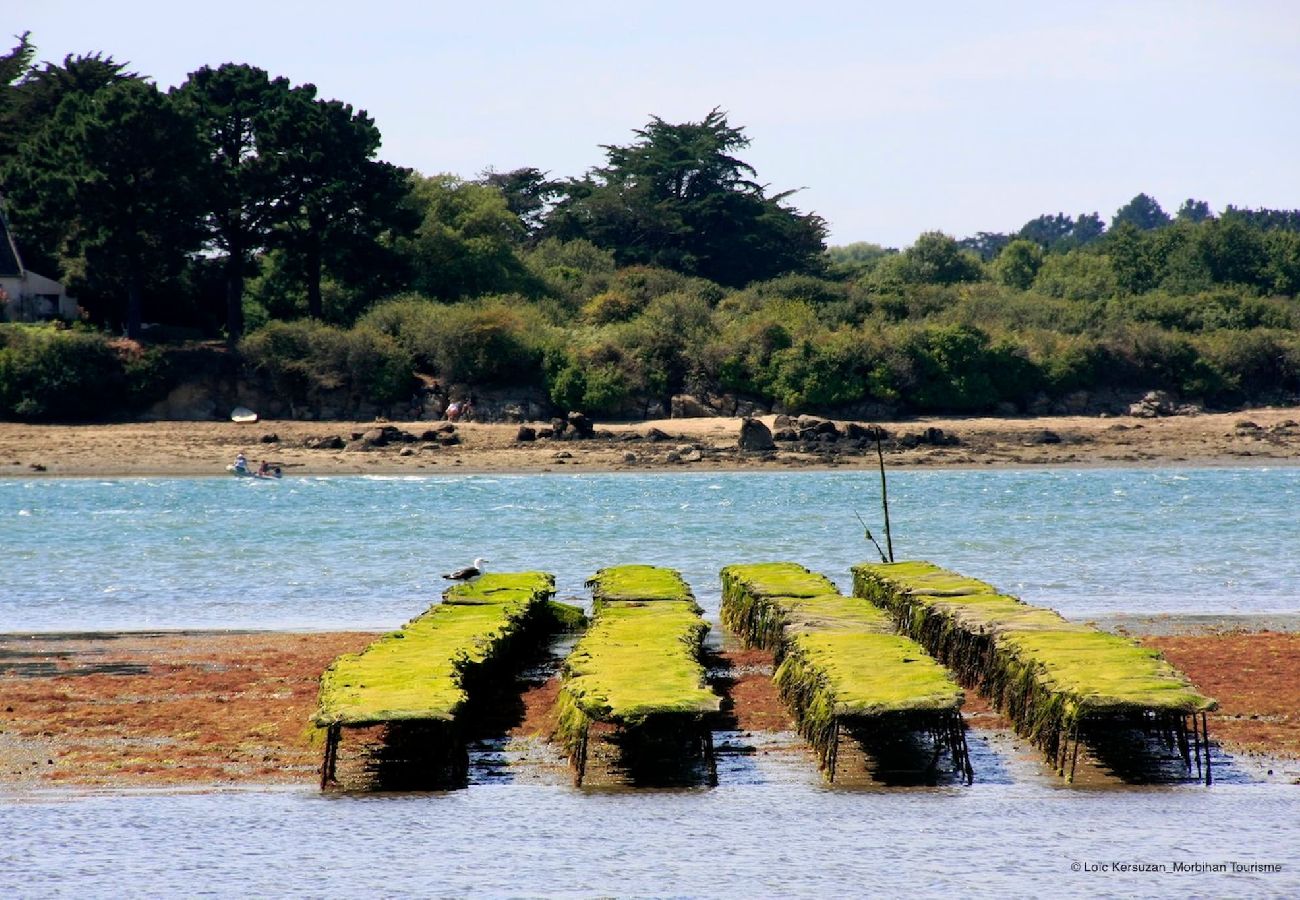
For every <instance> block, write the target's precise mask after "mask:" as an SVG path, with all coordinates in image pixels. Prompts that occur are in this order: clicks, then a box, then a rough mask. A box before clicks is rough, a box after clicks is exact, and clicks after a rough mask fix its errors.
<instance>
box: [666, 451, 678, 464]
mask: <svg viewBox="0 0 1300 900" xmlns="http://www.w3.org/2000/svg"><path fill="white" fill-rule="evenodd" d="M681 460H682V456H681V454H680V453H678V452H677V451H676V450H669V451H668V452H667V453H665V454H664V462H671V463H675V462H681Z"/></svg>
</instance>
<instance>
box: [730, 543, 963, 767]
mask: <svg viewBox="0 0 1300 900" xmlns="http://www.w3.org/2000/svg"><path fill="white" fill-rule="evenodd" d="M722 621H723V623H724V624H725V625H726V626H727V627H728V628H730V629H731V630H732V631H734V632H735V633H737V634H738V635H740V636H741V638H742V639H743V640H744V641H745V642H746V643H747V644H749V645H750V646H758V647H764V648H767V649H771V650H774V651H775V653H776V657H777V661H778V663H779V665H778V667H777V670H776V674H775V676H774V680H775V682H776V684H777V687H778V688H779V690H780V692H781V695H782V697H783V698H785V700H786V702H787V703H789V705H790V706H791V708H792V709H793V710H794V713H795V717H796V719H797V721H798V723H799V729H800V731H801V733H802V734H803V735H804V737H805V738H806V739H807V740H808V741H809V743H811V744H812V745H813V747H814V748H816V750H817V753H818V755H819V757H820V759H821V763H822V767H823V769H824V771H825V772H826V774H827V777H828V778H829V779H830V780H832V781H834V779H835V768H836V759H837V754H838V747H839V736H840V731H841V728H847V729H849V730H851V731H852V732H853V733H855V734H858V735H861V736H864V737H867V738H868V743H876V744H880V743H881V742H880V740H879V739H881V738H885V737H887V736H890V735H893V736H902V735H908V734H916V733H929V735H930V736H931V743H932V745H933V747H934V749H935V755H934V757H933V759H932V760H931V763H930V765H929V766H926V767H924V768H923V769H922V770H921V771H922V772H925V773H927V775H932V774H933V769H934V763H935V762H937V760H938V755H939V752H941V751H942V750H943V749H947V750H948V751H949V753H950V755H951V757H952V760H953V764H954V766H955V768H956V769H957V770H958V771H959V772H960V773H961V774H962V775H964V776H965V778H966V780H967V781H968V782H969V781H970V779H971V777H972V773H971V768H970V759H969V754H968V753H967V750H966V743H965V735H964V730H963V726H962V721H961V712H960V710H961V705H962V700H963V694H962V691H961V688H960V687H958V686H957V684H956V683H955V682H954V681H953V679H952V677H951V676H950V675H949V674H948V673H947V672H946V671H944V669H943V667H942V666H940V665H939V664H938V663H936V662H935V661H934V660H932V659H930V658H929V656H928V655H927V654H926V653H925V651H924V649H923V648H922V647H921V646H920V645H919V644H917V642H916V641H914V640H912V639H911V638H909V637H905V636H903V635H899V634H898V633H897V632H896V629H895V628H894V624H893V622H892V621H891V619H890V618H889V616H888V615H886V614H885V613H882V612H881V611H879V610H877V609H875V608H874V607H872V606H869V605H867V604H864V603H862V602H861V601H860V600H858V599H856V598H848V597H844V596H842V595H841V594H840V593H839V592H838V591H837V590H836V589H835V585H834V584H832V583H831V582H830V581H829V580H828V579H827V578H825V577H824V576H822V575H817V574H815V573H813V572H810V571H808V570H807V569H805V568H804V567H803V566H800V565H798V564H797V563H790V562H775V563H758V564H751V565H734V566H728V567H727V568H725V569H723V570H722Z"/></svg>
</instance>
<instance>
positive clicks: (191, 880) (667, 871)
mask: <svg viewBox="0 0 1300 900" xmlns="http://www.w3.org/2000/svg"><path fill="white" fill-rule="evenodd" d="M1297 790H1300V789H1296V788H1277V787H1272V788H1270V787H1268V786H1260V785H1219V786H1216V787H1214V788H1211V789H1206V788H1185V789H1176V790H1150V791H1109V792H1104V793H1095V792H1088V791H1079V790H1070V789H1064V788H1059V789H1049V788H1046V787H1039V786H1019V785H985V786H980V785H976V786H974V787H971V788H961V789H949V790H934V791H875V792H869V793H861V792H845V791H838V790H831V789H825V788H819V787H809V786H803V785H784V784H775V785H743V786H736V787H727V786H722V787H718V788H716V789H713V790H700V791H682V792H671V793H670V792H658V791H646V792H638V793H627V792H613V793H599V792H596V793H590V792H578V791H575V790H572V789H568V788H558V787H530V786H521V785H497V786H483V787H476V788H470V789H469V790H466V791H458V792H454V793H450V794H445V795H408V796H368V797H321V796H318V795H315V794H311V793H308V792H302V791H299V792H286V791H273V792H256V793H233V794H205V795H176V794H171V795H128V796H92V797H83V798H78V799H76V800H71V801H62V802H59V801H38V802H28V803H22V804H11V805H9V806H3V805H0V828H3V831H4V833H5V835H6V840H5V841H4V842H0V886H5V885H6V884H7V885H8V887H9V894H8V895H9V896H20V895H21V896H48V895H51V894H66V895H77V896H124V895H125V896H130V895H138V896H160V895H176V894H181V895H187V896H188V895H194V894H196V893H200V892H204V891H211V892H213V893H216V894H219V895H221V896H238V895H243V896H258V897H260V896H286V895H287V896H301V895H306V896H327V895H328V896H335V897H339V896H342V897H349V896H431V895H432V896H466V895H473V896H480V895H490V896H710V897H716V896H726V897H751V898H752V897H787V896H798V897H854V896H902V895H906V896H934V895H936V894H940V893H944V894H949V895H951V896H972V895H983V896H1000V897H1006V896H1024V897H1028V896H1097V895H1110V896H1254V897H1268V896H1276V897H1284V896H1295V894H1296V891H1297V890H1300V878H1298V877H1297V866H1298V865H1300V860H1297V855H1296V851H1295V847H1294V837H1295V832H1294V821H1295V814H1296V810H1297V804H1296V800H1295V797H1296V791H1297ZM1288 791H1289V793H1288ZM1285 823H1290V824H1285ZM1179 860H1181V861H1185V862H1231V861H1238V862H1243V863H1259V862H1271V863H1281V864H1283V865H1284V866H1285V867H1286V868H1284V871H1283V872H1282V873H1280V874H1257V875H1204V874H1202V875H1193V874H1181V875H1180V874H1175V873H1173V872H1170V873H1166V874H1150V873H1135V872H1128V873H1122V872H1107V873H1102V872H1084V871H1080V872H1074V871H1072V868H1071V867H1072V865H1074V864H1078V865H1079V866H1080V867H1082V866H1084V865H1085V864H1093V865H1100V864H1106V865H1110V864H1111V863H1114V862H1129V863H1144V862H1150V863H1163V864H1166V865H1172V864H1173V862H1174V861H1179ZM18 873H21V879H20V878H19V876H18Z"/></svg>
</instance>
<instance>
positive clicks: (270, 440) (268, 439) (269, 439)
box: [258, 431, 280, 444]
mask: <svg viewBox="0 0 1300 900" xmlns="http://www.w3.org/2000/svg"><path fill="white" fill-rule="evenodd" d="M258 440H259V441H261V442H262V443H263V444H278V443H280V436H279V435H278V434H276V433H275V432H273V431H270V432H267V433H266V434H264V435H262V436H261V437H260V438H258Z"/></svg>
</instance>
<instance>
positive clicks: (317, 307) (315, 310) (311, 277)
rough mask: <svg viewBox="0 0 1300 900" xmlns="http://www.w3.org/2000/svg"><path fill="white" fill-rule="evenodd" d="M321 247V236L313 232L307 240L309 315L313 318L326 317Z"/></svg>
mask: <svg viewBox="0 0 1300 900" xmlns="http://www.w3.org/2000/svg"><path fill="white" fill-rule="evenodd" d="M320 279H321V248H320V238H319V237H317V236H316V235H315V234H312V235H311V236H310V237H309V238H308V240H307V315H309V316H311V317H312V318H313V319H321V318H324V305H323V304H322V303H321V296H320Z"/></svg>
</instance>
